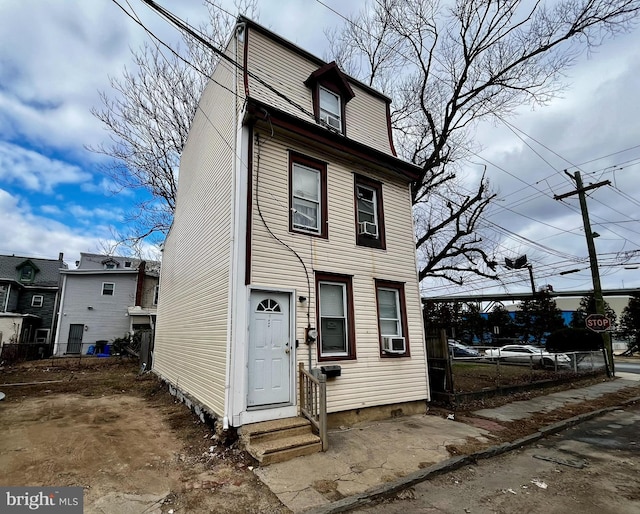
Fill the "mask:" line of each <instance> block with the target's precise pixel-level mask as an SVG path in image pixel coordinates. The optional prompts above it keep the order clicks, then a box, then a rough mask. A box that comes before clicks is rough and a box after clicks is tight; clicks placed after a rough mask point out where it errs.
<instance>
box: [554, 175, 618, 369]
mask: <svg viewBox="0 0 640 514" xmlns="http://www.w3.org/2000/svg"><path fill="white" fill-rule="evenodd" d="M564 172H565V173H566V174H567V175H569V177H570V178H572V179H573V180H575V182H576V190H575V191H571V192H570V193H565V194H563V195H554V197H553V198H554V199H555V200H562V199H563V198H567V197H568V196H573V195H575V194H577V195H578V198H579V199H580V210H581V211H582V223H583V224H584V234H585V236H586V238H587V250H588V251H589V262H590V263H591V278H592V280H593V297H594V299H595V303H596V314H602V315H603V316H604V315H605V311H604V298H603V297H602V285H601V284H600V270H599V268H598V256H597V254H596V245H595V243H594V241H593V232H592V231H591V222H590V221H589V211H588V210H587V197H586V195H585V192H586V191H589V190H591V189H596V188H598V187H601V186H608V185H611V182H610V181H608V180H605V181H603V182H597V183H596V184H590V185H588V186H587V187H584V186H583V185H582V177H581V176H580V172H579V171H576V172H575V173H574V174H573V175H571V173H569V172H568V171H567V170H564ZM602 340H603V343H604V348H603V352H604V357H605V364H606V365H607V375H608V376H609V377H613V376H615V368H614V365H613V349H612V347H611V335H610V334H609V332H602Z"/></svg>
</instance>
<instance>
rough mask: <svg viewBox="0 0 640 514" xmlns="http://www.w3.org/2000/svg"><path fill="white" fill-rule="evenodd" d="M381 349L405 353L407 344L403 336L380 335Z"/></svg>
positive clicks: (388, 351)
mask: <svg viewBox="0 0 640 514" xmlns="http://www.w3.org/2000/svg"><path fill="white" fill-rule="evenodd" d="M382 350H383V351H385V352H387V353H405V352H406V351H407V345H406V343H405V340H404V337H388V336H383V337H382Z"/></svg>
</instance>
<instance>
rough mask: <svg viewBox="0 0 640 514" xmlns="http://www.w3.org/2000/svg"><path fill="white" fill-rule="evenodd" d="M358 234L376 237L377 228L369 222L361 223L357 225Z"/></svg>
mask: <svg viewBox="0 0 640 514" xmlns="http://www.w3.org/2000/svg"><path fill="white" fill-rule="evenodd" d="M358 234H359V235H361V236H362V235H365V236H373V237H378V226H377V225H376V224H375V223H371V222H369V221H361V222H360V223H358Z"/></svg>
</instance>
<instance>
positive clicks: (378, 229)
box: [354, 175, 386, 250]
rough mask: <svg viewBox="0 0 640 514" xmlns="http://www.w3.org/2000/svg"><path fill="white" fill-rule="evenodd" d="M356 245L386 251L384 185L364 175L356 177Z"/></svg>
mask: <svg viewBox="0 0 640 514" xmlns="http://www.w3.org/2000/svg"><path fill="white" fill-rule="evenodd" d="M354 205H355V211H356V212H355V218H356V243H357V244H358V245H360V246H368V247H371V248H380V249H383V250H384V249H385V246H386V242H385V233H384V214H383V211H382V184H381V183H380V182H377V181H375V180H372V179H369V178H367V177H364V176H362V175H356V176H355V199H354Z"/></svg>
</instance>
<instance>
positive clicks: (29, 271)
mask: <svg viewBox="0 0 640 514" xmlns="http://www.w3.org/2000/svg"><path fill="white" fill-rule="evenodd" d="M16 270H17V271H18V280H20V282H22V283H26V284H30V283H31V282H33V281H34V280H35V279H36V273H38V271H40V270H39V269H38V267H37V266H36V265H35V264H34V263H33V262H31V261H30V260H26V261H23V262H22V263H20V264H19V265H18V266H16Z"/></svg>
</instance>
